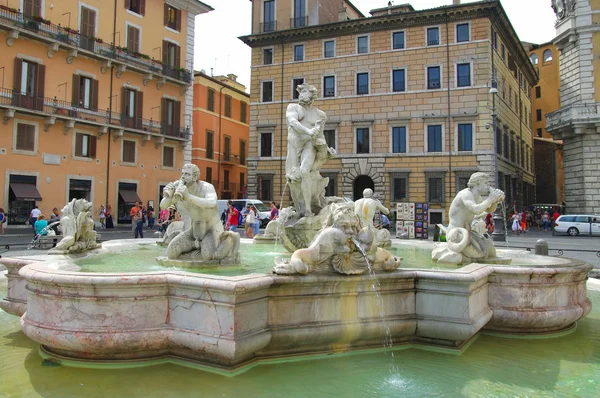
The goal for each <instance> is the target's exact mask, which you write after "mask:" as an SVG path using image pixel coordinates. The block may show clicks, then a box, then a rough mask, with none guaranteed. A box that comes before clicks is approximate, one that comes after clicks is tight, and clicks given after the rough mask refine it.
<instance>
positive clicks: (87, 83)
mask: <svg viewBox="0 0 600 398" xmlns="http://www.w3.org/2000/svg"><path fill="white" fill-rule="evenodd" d="M71 101H72V102H73V105H75V106H77V107H79V108H85V109H90V110H93V111H97V110H98V80H94V79H91V78H89V77H85V76H80V75H73V97H72V99H71Z"/></svg>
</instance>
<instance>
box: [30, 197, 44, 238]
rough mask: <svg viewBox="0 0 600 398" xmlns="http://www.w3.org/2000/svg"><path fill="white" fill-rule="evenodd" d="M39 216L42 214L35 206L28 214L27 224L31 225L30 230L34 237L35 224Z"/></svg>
mask: <svg viewBox="0 0 600 398" xmlns="http://www.w3.org/2000/svg"><path fill="white" fill-rule="evenodd" d="M40 214H42V212H41V211H40V209H38V207H37V205H36V206H34V208H33V210H31V213H30V214H29V224H30V225H31V228H32V229H33V235H34V236H35V222H36V221H37V219H38V217H39V216H40Z"/></svg>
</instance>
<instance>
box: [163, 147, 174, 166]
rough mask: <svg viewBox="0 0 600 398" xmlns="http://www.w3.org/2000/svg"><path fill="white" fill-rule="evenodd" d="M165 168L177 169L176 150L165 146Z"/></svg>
mask: <svg viewBox="0 0 600 398" xmlns="http://www.w3.org/2000/svg"><path fill="white" fill-rule="evenodd" d="M162 165H163V167H175V148H173V147H172V146H163V162H162Z"/></svg>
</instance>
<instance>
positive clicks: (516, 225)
mask: <svg viewBox="0 0 600 398" xmlns="http://www.w3.org/2000/svg"><path fill="white" fill-rule="evenodd" d="M510 221H511V222H512V228H511V229H512V232H513V234H519V233H520V232H521V218H520V217H519V213H517V212H515V213H514V214H513V215H512V216H511V218H510Z"/></svg>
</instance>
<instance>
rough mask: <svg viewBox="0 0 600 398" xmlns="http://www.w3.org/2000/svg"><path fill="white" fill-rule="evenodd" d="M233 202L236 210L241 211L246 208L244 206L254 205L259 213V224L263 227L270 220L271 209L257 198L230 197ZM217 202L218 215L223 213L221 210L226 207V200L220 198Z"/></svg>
mask: <svg viewBox="0 0 600 398" xmlns="http://www.w3.org/2000/svg"><path fill="white" fill-rule="evenodd" d="M230 200H231V201H232V202H233V206H234V207H235V208H236V209H238V211H240V212H241V211H243V210H245V209H246V206H248V205H249V204H250V205H254V207H256V210H258V213H259V214H260V226H261V228H264V227H266V226H267V224H268V223H269V221H270V218H271V209H269V208H268V207H267V205H265V204H264V203H263V202H262V201H260V200H258V199H230ZM217 202H218V203H219V216H221V214H223V210H225V209H226V208H227V202H228V200H225V199H222V200H218V201H217Z"/></svg>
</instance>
